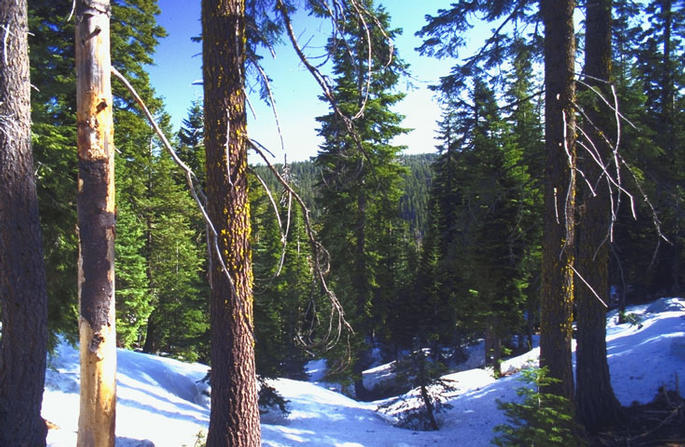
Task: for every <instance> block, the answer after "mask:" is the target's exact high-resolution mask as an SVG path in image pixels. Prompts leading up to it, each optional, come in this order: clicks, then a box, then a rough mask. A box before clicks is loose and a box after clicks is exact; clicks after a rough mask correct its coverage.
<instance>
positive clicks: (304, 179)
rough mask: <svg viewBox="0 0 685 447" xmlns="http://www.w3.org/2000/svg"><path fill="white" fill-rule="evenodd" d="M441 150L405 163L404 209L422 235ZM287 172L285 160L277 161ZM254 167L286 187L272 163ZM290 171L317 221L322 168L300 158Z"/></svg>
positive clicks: (277, 187) (275, 184)
mask: <svg viewBox="0 0 685 447" xmlns="http://www.w3.org/2000/svg"><path fill="white" fill-rule="evenodd" d="M436 157H437V154H419V155H403V156H402V157H401V161H402V163H403V164H404V165H405V166H407V168H408V169H409V172H408V173H407V174H406V175H405V177H404V180H405V189H404V195H403V197H402V199H401V200H400V213H401V215H402V217H403V218H404V219H406V220H407V221H408V222H409V226H410V229H411V232H412V234H413V235H414V236H415V237H416V238H417V239H420V238H422V237H423V235H424V234H425V230H426V223H427V212H426V206H427V204H428V195H429V192H430V186H431V181H432V178H433V170H432V169H431V165H432V163H433V162H434V161H435V159H436ZM275 167H276V169H278V171H279V172H281V173H283V164H282V163H279V164H276V165H275ZM252 170H253V171H254V172H255V173H257V174H258V175H259V176H260V177H261V178H262V179H263V180H264V182H265V183H266V184H267V185H268V186H269V188H270V189H271V190H272V191H274V192H281V191H283V188H282V186H281V185H280V184H279V182H278V180H277V179H276V177H275V176H274V175H273V174H272V173H271V171H270V170H269V168H268V167H266V166H264V165H254V166H252ZM288 175H289V177H290V179H291V182H292V184H293V185H294V186H295V190H296V191H297V193H298V194H299V195H300V197H302V200H304V202H305V203H306V204H307V207H309V211H310V212H311V215H312V218H313V219H314V221H316V220H317V219H318V218H319V217H320V216H321V206H320V204H319V203H317V200H316V186H317V184H318V183H319V181H320V180H321V175H320V171H319V169H318V168H317V167H316V166H315V165H314V162H312V161H298V162H294V163H288Z"/></svg>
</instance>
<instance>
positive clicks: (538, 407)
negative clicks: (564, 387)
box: [492, 368, 586, 447]
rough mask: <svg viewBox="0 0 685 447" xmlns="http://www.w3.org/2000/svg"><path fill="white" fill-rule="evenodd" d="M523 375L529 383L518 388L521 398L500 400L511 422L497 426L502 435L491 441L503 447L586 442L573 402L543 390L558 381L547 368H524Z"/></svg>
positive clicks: (545, 446)
mask: <svg viewBox="0 0 685 447" xmlns="http://www.w3.org/2000/svg"><path fill="white" fill-rule="evenodd" d="M521 374H522V376H521V380H522V381H523V382H526V384H525V385H524V386H522V387H520V388H518V389H517V390H516V394H518V396H519V397H520V398H521V401H520V402H518V403H517V402H501V401H499V400H498V401H497V406H498V407H499V409H500V410H503V411H504V414H506V416H507V420H508V424H503V425H498V426H496V427H495V431H496V432H499V433H500V434H499V435H498V436H497V437H496V438H495V439H493V441H492V443H493V444H495V445H498V446H500V447H505V446H506V447H510V446H511V447H514V446H540V447H542V446H544V447H547V446H550V447H552V446H559V447H562V446H563V447H574V446H584V445H586V443H585V441H584V440H583V437H582V428H581V427H580V426H579V425H578V424H577V423H576V421H575V418H574V415H573V405H572V403H571V402H570V401H569V400H568V399H566V398H565V397H562V396H557V395H556V394H550V393H545V392H544V389H545V387H547V386H549V385H551V384H553V383H555V382H557V381H558V380H557V379H554V378H552V377H548V376H547V370H546V368H530V369H525V370H523V371H522V372H521Z"/></svg>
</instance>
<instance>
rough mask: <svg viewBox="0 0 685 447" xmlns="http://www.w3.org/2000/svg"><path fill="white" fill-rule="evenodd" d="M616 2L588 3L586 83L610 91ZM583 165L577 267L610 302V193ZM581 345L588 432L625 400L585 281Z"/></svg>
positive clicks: (600, 309)
mask: <svg viewBox="0 0 685 447" xmlns="http://www.w3.org/2000/svg"><path fill="white" fill-rule="evenodd" d="M611 3H612V0H590V1H588V3H587V4H586V18H587V19H586V34H585V74H586V75H587V78H586V82H587V83H589V84H591V85H594V86H596V87H597V88H598V89H599V91H600V92H601V93H602V94H603V95H606V94H607V93H609V92H608V89H607V88H606V87H607V86H606V84H604V83H602V82H599V81H597V80H596V79H602V80H605V81H609V78H610V75H611V73H610V71H611V70H610V66H611ZM589 101H591V103H592V104H595V106H590V107H587V111H588V112H587V113H588V115H589V117H590V119H591V120H592V122H593V123H594V125H595V126H597V127H598V128H599V129H600V131H601V132H604V133H605V134H606V135H609V134H610V127H611V126H612V122H611V120H610V119H607V116H611V114H610V111H609V110H608V109H604V108H600V104H601V101H600V99H599V98H596V97H593V98H590V99H589ZM588 134H589V135H590V136H591V137H592V140H593V143H594V146H595V147H596V148H597V151H598V152H599V156H600V159H601V160H603V162H605V163H608V161H609V157H610V156H611V149H610V148H609V147H608V146H607V144H606V143H605V142H604V139H603V138H602V135H601V134H600V132H599V131H596V130H595V131H589V132H588ZM579 164H580V167H581V170H582V171H583V172H584V173H585V175H586V177H587V178H588V179H590V181H591V182H593V183H594V184H595V185H596V187H597V188H599V190H598V191H596V192H597V196H595V197H592V194H591V192H590V191H588V190H587V189H582V188H581V189H580V195H581V197H582V202H583V206H582V207H581V209H582V210H583V211H582V213H581V215H580V221H579V222H578V231H577V243H578V260H577V263H578V271H579V272H580V274H581V275H582V276H583V278H584V279H585V281H586V282H587V283H588V284H589V286H590V287H592V288H593V289H594V291H595V292H596V293H597V294H598V295H599V296H600V297H601V298H602V300H603V301H604V302H605V303H609V297H608V295H609V280H608V278H609V245H608V244H609V240H608V231H609V225H610V222H611V220H610V212H611V210H610V207H611V203H610V200H609V194H610V193H611V191H610V190H609V189H608V188H605V187H604V185H605V184H606V179H604V180H603V181H602V182H597V179H600V178H601V177H602V169H601V167H600V166H598V165H597V163H595V162H594V161H593V160H592V158H591V157H590V155H589V154H583V156H582V157H579ZM576 300H577V301H576V303H577V306H576V309H577V324H578V336H577V339H578V345H577V349H576V386H577V389H576V405H577V411H578V416H579V418H580V420H581V421H582V423H583V425H585V428H586V429H588V430H589V431H596V430H597V429H599V428H601V427H603V426H607V425H608V424H611V423H613V422H616V421H617V420H618V417H619V414H620V404H619V403H618V400H617V399H616V397H615V396H614V391H613V389H612V388H611V379H610V377H609V366H608V364H607V352H606V307H605V306H604V304H602V303H601V302H600V301H599V299H597V297H595V295H594V293H593V292H592V290H590V289H589V288H588V286H587V285H586V284H579V285H578V287H577V290H576Z"/></svg>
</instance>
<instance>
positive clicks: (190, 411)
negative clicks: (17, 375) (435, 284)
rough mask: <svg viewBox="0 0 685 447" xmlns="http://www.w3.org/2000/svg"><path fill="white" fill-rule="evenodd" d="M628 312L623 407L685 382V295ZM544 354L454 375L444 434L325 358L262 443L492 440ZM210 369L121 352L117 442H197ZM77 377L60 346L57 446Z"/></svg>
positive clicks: (72, 416) (410, 446)
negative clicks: (408, 417)
mask: <svg viewBox="0 0 685 447" xmlns="http://www.w3.org/2000/svg"><path fill="white" fill-rule="evenodd" d="M628 312H630V313H633V314H635V315H636V316H638V317H639V319H640V321H639V322H638V323H637V324H622V325H618V324H617V322H616V320H617V318H616V313H615V312H612V313H610V314H609V315H608V318H607V343H608V361H609V366H610V370H611V378H612V383H613V387H614V391H615V393H616V396H617V397H618V399H619V400H620V401H621V403H622V404H624V405H630V404H631V403H633V402H640V403H646V402H649V401H650V400H652V398H653V397H654V396H655V394H656V393H657V391H658V389H659V388H660V387H666V388H667V389H670V390H673V389H676V387H677V388H678V389H680V390H683V389H685V299H682V298H663V299H661V300H659V301H656V302H654V303H651V304H648V305H642V306H636V307H633V308H630V309H629V310H628ZM538 355H539V349H538V348H535V349H533V350H532V351H530V352H528V353H526V354H524V355H522V356H519V357H516V358H513V359H509V360H507V361H505V362H504V363H503V365H502V370H503V372H505V373H506V374H509V375H508V376H507V377H504V378H502V379H499V380H495V379H494V378H493V377H492V373H491V371H490V370H486V369H481V368H472V369H467V370H463V371H460V372H454V373H451V374H449V375H447V376H445V377H446V378H448V379H451V380H452V382H451V383H453V384H454V386H455V391H453V392H450V394H449V395H448V402H449V404H451V405H452V408H450V409H449V410H447V411H446V412H445V413H443V414H442V415H441V420H442V427H441V429H440V430H439V431H437V432H417V431H411V430H406V429H402V428H396V427H394V426H392V421H393V419H394V416H393V414H392V410H388V409H387V408H386V409H385V410H383V411H379V410H378V406H379V404H380V403H381V402H357V401H355V400H353V399H350V398H349V397H346V396H344V395H342V394H340V393H338V392H337V391H334V390H333V389H339V387H335V386H333V385H331V384H326V383H323V382H319V381H321V380H322V379H323V376H324V374H323V373H324V370H325V362H323V361H317V362H315V363H311V364H310V372H311V373H312V375H311V376H310V381H309V382H302V381H296V380H290V379H278V380H274V381H272V382H271V385H272V386H274V387H275V388H276V389H277V390H278V391H279V393H280V394H281V395H282V396H283V397H285V398H286V399H287V400H289V401H290V402H289V404H288V405H289V409H290V414H289V415H288V417H287V418H283V417H278V416H273V415H269V414H267V415H266V416H264V417H263V419H262V438H263V445H264V446H272V447H277V446H278V447H289V446H331V447H332V446H336V447H360V446H378V447H385V446H387V447H391V446H392V447H418V446H451V445H468V446H487V445H490V440H491V439H492V438H493V431H492V430H493V427H494V426H495V425H497V424H501V423H503V422H505V419H504V416H503V415H502V413H501V412H500V411H499V410H498V409H497V403H496V400H498V399H499V400H502V401H508V400H513V399H515V396H516V392H515V390H516V388H517V387H519V386H521V382H520V381H519V380H517V378H518V376H519V374H516V373H515V372H516V371H518V370H520V369H521V368H523V367H525V366H526V365H534V364H536V363H537V357H538ZM479 356H482V348H481V349H480V350H479V349H478V346H475V347H474V348H473V349H471V357H470V358H469V360H467V362H468V363H467V365H468V366H469V367H471V366H475V365H479V364H480V357H479ZM461 369H463V368H461ZM206 372H207V367H206V366H205V365H201V364H198V363H182V362H179V361H176V360H173V359H169V358H162V357H156V356H151V355H146V354H141V353H137V352H131V351H125V350H119V351H118V383H117V387H118V401H117V425H116V427H117V428H116V430H117V446H118V447H150V446H156V447H167V446H168V447H176V446H178V447H180V446H188V447H192V446H194V445H195V441H196V439H197V434H198V433H200V432H206V430H207V424H208V423H209V409H208V406H209V404H208V399H207V396H206V395H204V394H203V392H202V391H203V388H202V386H201V384H199V383H198V381H200V379H202V378H203V377H204V376H205V374H206ZM390 374H392V373H391V368H390V367H389V366H387V365H381V366H379V367H377V368H375V369H374V370H369V371H367V372H366V374H365V377H364V380H365V382H366V383H367V384H368V385H373V384H374V383H378V382H379V381H382V380H384V379H387V378H388V376H389V375H390ZM676 381H678V383H676ZM78 382H79V364H78V351H77V349H75V348H73V347H71V346H69V345H68V344H66V343H61V344H60V345H59V346H58V348H57V350H56V352H55V354H54V355H53V356H51V358H50V359H49V364H48V371H47V377H46V389H45V395H44V400H43V417H44V418H45V419H47V420H48V421H50V422H51V423H53V424H54V425H56V426H57V428H54V429H51V430H50V431H49V434H48V445H49V446H52V447H71V446H73V445H75V444H76V428H77V423H78V411H79V396H78V388H79V385H78ZM331 388H332V389H331ZM408 394H409V395H411V394H412V392H410V393H408ZM414 394H415V393H414ZM384 402H388V400H386V401H384Z"/></svg>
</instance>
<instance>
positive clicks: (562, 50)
mask: <svg viewBox="0 0 685 447" xmlns="http://www.w3.org/2000/svg"><path fill="white" fill-rule="evenodd" d="M574 8H575V2H574V1H572V0H568V1H564V2H552V1H548V0H541V2H540V10H541V13H542V18H543V23H544V26H545V50H544V54H545V117H546V118H545V151H546V153H547V158H546V166H547V167H546V169H545V177H544V200H545V205H544V229H543V240H542V246H543V251H542V293H541V315H540V320H541V331H540V365H541V366H542V367H548V368H549V375H550V377H551V378H553V379H557V380H558V381H559V382H555V383H553V384H551V385H549V388H548V390H547V391H549V392H550V393H554V394H558V395H560V396H564V397H566V398H569V399H570V398H572V397H573V372H572V366H571V335H572V327H571V324H572V318H573V316H572V308H573V291H574V290H573V284H574V281H573V279H574V276H573V265H574V229H575V222H574V212H575V168H576V166H575V157H576V156H575V129H574V127H575V113H574V111H573V102H574V101H575V82H574V80H573V67H574V61H575V35H574V30H573V11H574ZM557 216H559V217H558V220H557Z"/></svg>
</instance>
